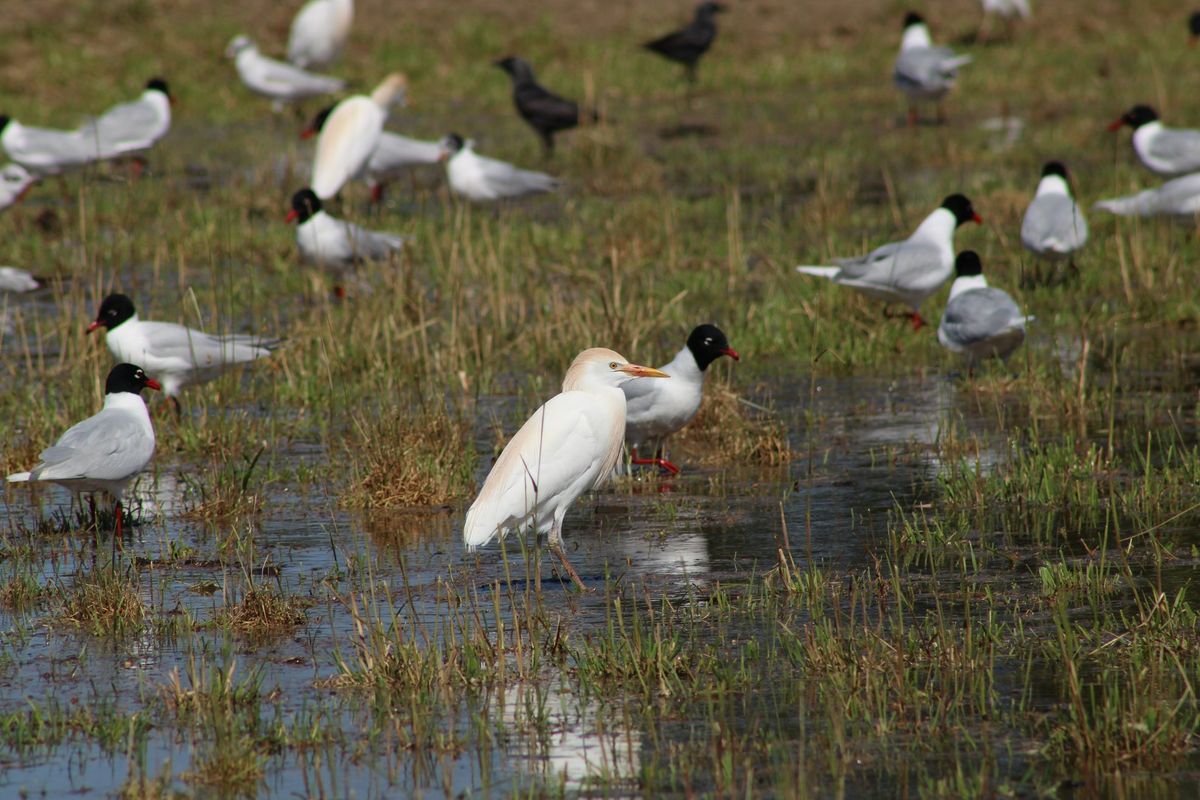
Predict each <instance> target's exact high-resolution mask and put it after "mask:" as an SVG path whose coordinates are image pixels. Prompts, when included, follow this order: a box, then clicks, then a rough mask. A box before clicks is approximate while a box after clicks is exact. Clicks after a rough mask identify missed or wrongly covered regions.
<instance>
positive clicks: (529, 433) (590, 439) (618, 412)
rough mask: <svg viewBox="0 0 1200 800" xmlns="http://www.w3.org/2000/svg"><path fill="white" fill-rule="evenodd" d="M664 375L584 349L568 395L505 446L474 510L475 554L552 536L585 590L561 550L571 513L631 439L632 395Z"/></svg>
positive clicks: (470, 523)
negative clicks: (508, 537)
mask: <svg viewBox="0 0 1200 800" xmlns="http://www.w3.org/2000/svg"><path fill="white" fill-rule="evenodd" d="M666 377H668V376H667V374H666V373H665V372H661V371H659V370H657V369H653V368H651V367H643V366H639V365H637V364H630V363H629V362H628V361H626V360H625V358H624V357H623V356H621V355H619V354H618V353H615V352H613V351H612V350H607V349H605V348H602V347H595V348H591V349H589V350H584V351H583V352H582V353H580V354H579V355H578V356H576V357H575V360H574V361H573V362H572V363H571V367H570V369H568V370H567V375H566V377H565V378H564V379H563V386H562V389H563V390H562V393H561V394H557V395H555V396H554V397H551V398H550V399H549V400H547V401H546V402H545V404H544V405H542V406H541V407H540V408H539V409H538V410H537V411H535V412H534V413H533V416H532V417H530V418H529V420H528V421H526V423H525V424H524V425H522V426H521V429H520V430H518V431H517V433H516V435H514V436H513V437H512V439H510V440H509V442H508V444H507V445H505V447H504V450H503V452H501V453H500V457H499V458H498V459H496V463H495V464H494V465H493V466H492V471H491V472H489V473H488V476H487V479H486V480H485V481H484V482H483V488H482V489H480V490H479V496H478V497H476V498H475V502H474V503H472V504H471V508H470V509H468V511H467V517H466V521H465V522H464V523H463V542H464V543H465V544H466V546H467V550H468V551H471V550H474V549H475V548H478V547H483V546H484V545H486V544H487V543H488V542H490V541H491V540H492V539H494V538H495V537H496V536H498V535H499V536H501V537H503V536H504V535H505V534H506V533H508V532H509V531H512V530H520V529H522V528H523V527H525V526H526V525H528V526H529V527H532V528H533V529H534V530H536V532H537V533H538V534H542V533H545V532H547V531H548V532H549V534H550V548H551V550H553V551H554V553H555V555H557V556H558V558H559V560H560V561H561V562H562V566H563V569H564V570H565V571H566V573H567V574H568V575H569V576H571V579H572V580H573V581H575V584H576V585H577V586H578V587H579V588H580V589H583V588H584V585H583V580H582V579H581V578H580V577H579V573H577V572H576V571H575V569H574V567H572V566H571V563H570V562H569V561H567V556H566V553H565V552H563V549H562V525H563V518H564V517H565V516H566V514H567V509H569V508H570V507H571V504H572V503H574V502H575V500H576V499H578V498H579V496H580V495H582V494H583V493H584V492H587V491H590V490H591V489H594V488H596V487H598V486H600V485H601V484H602V483H604V482H605V481H606V480H607V479H608V477H609V475H610V474H612V471H613V468H614V467H615V466H616V464H617V461H618V459H620V457H621V449H622V445H623V443H624V441H625V395H624V394H623V393H622V391H621V386H622V385H623V384H625V383H627V382H628V381H631V380H634V379H635V378H666Z"/></svg>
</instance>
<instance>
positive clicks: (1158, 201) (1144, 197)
mask: <svg viewBox="0 0 1200 800" xmlns="http://www.w3.org/2000/svg"><path fill="white" fill-rule="evenodd" d="M1092 208H1096V209H1099V210H1101V211H1107V212H1109V213H1110V214H1117V215H1119V216H1123V217H1155V216H1164V217H1165V216H1183V217H1190V216H1194V215H1196V214H1200V172H1194V173H1192V174H1191V175H1184V176H1183V177H1181V178H1175V179H1174V180H1169V181H1167V182H1166V183H1164V184H1163V185H1162V186H1159V187H1157V188H1155V189H1146V190H1144V191H1141V192H1138V193H1137V194H1131V195H1127V196H1125V197H1114V198H1113V199H1111V200H1101V201H1099V202H1098V203H1096V204H1095V205H1093V206H1092Z"/></svg>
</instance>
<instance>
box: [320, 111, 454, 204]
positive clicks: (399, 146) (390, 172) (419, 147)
mask: <svg viewBox="0 0 1200 800" xmlns="http://www.w3.org/2000/svg"><path fill="white" fill-rule="evenodd" d="M333 109H334V106H330V107H329V108H327V109H324V110H323V111H321V112H319V113H318V114H317V115H316V116H315V117H313V120H312V122H310V123H309V124H308V126H307V127H306V128H305V129H304V130H303V131H301V133H300V136H301V138H304V139H307V138H308V137H310V136H314V135H316V134H318V133H320V132H321V130H322V129H323V128H324V127H325V122H326V121H327V120H328V119H329V115H330V114H331V113H333ZM441 160H442V145H441V143H440V142H428V141H422V140H420V139H412V138H409V137H407V136H401V135H400V134H398V133H392V132H391V131H386V130H385V131H382V132H380V134H379V143H378V144H377V145H375V150H374V152H372V153H371V157H370V158H369V159H368V160H367V166H366V168H365V169H364V171H363V176H364V177H365V178H366V181H367V185H368V186H369V187H371V190H372V196H373V198H374V199H375V200H379V199H380V196H381V194H382V193H381V188H382V187H383V185H384V184H386V183H387V182H388V181H390V180H392V179H393V178H395V177H396V176H397V175H398V174H399V173H401V172H403V171H405V170H409V169H412V168H414V167H421V166H436V165H437V164H439V163H441Z"/></svg>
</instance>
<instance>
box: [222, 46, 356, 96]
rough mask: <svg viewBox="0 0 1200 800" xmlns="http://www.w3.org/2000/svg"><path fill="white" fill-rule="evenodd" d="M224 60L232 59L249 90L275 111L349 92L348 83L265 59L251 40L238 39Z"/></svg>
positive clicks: (229, 48)
mask: <svg viewBox="0 0 1200 800" xmlns="http://www.w3.org/2000/svg"><path fill="white" fill-rule="evenodd" d="M225 56H226V57H227V58H232V59H233V64H234V67H236V68H237V73H238V77H239V78H241V79H242V83H243V84H245V86H246V88H247V89H249V90H250V91H252V92H254V93H255V94H257V95H260V96H262V97H265V98H267V99H269V100H271V101H273V106H274V108H275V110H276V111H279V110H280V109H282V108H283V105H284V104H285V103H295V102H298V101H301V100H307V99H308V98H310V97H319V96H321V95H323V94H333V93H335V92H340V91H342V89H344V88H346V83H345V81H342V80H339V79H338V78H333V77H330V76H328V75H317V74H316V73H312V72H306V71H305V70H303V69H301V68H300V67H294V66H292V65H291V64H286V63H284V62H282V61H276V60H275V59H273V58H268V57H267V56H264V55H263V54H262V53H260V52H259V51H258V46H257V45H255V44H254V41H253V40H252V39H250V37H249V36H235V37H234V39H233V41H231V42H230V43H229V47H227V48H225Z"/></svg>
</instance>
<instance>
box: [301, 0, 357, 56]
mask: <svg viewBox="0 0 1200 800" xmlns="http://www.w3.org/2000/svg"><path fill="white" fill-rule="evenodd" d="M353 23H354V0H309V1H308V2H307V3H305V4H304V7H303V8H301V9H300V11H298V12H297V13H296V17H295V18H294V19H293V20H292V30H291V33H290V34H289V35H288V47H287V57H288V61H290V62H292V63H293V64H295V65H296V66H297V67H300V68H301V69H327V68H328V67H329V65H330V64H332V63H333V62H334V61H337V59H338V56H340V55H341V54H342V48H343V47H345V46H346V37H348V36H349V35H350V26H351V25H352V24H353Z"/></svg>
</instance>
